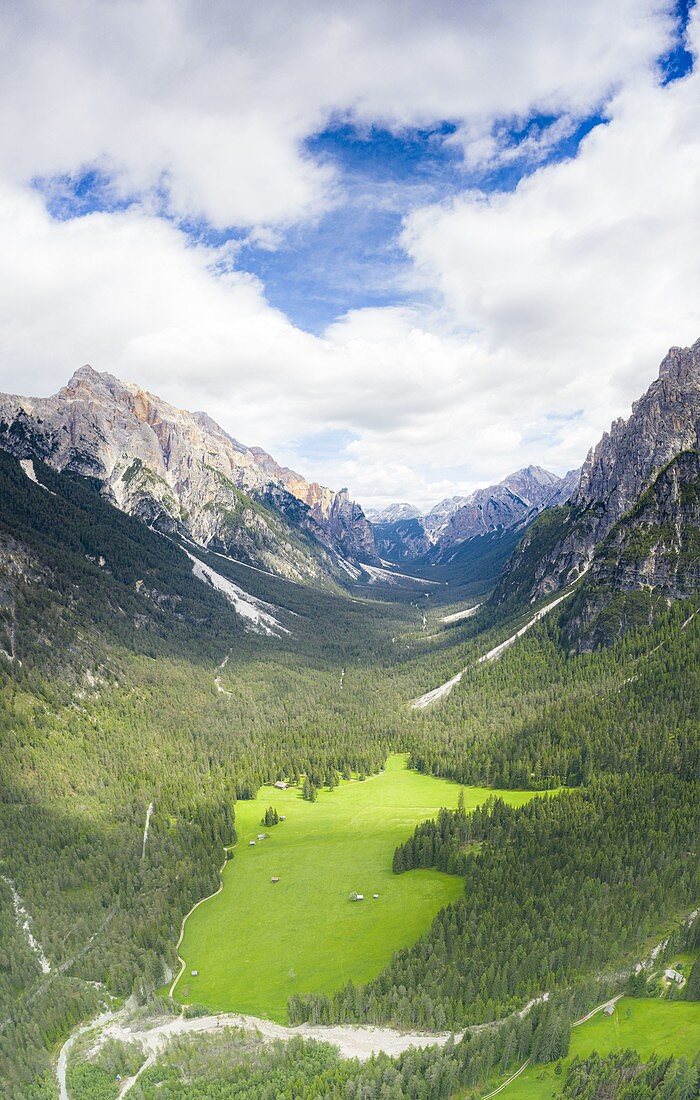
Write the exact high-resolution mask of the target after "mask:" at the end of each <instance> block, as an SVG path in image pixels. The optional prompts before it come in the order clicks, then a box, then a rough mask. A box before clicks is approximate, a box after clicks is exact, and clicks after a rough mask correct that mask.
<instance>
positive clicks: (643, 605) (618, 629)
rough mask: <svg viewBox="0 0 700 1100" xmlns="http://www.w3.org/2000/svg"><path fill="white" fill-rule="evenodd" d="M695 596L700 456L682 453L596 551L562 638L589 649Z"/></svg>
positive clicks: (699, 578) (699, 562)
mask: <svg viewBox="0 0 700 1100" xmlns="http://www.w3.org/2000/svg"><path fill="white" fill-rule="evenodd" d="M698 591H700V454H699V453H698V452H697V451H683V452H681V454H680V455H678V456H677V457H676V458H674V459H673V460H672V461H671V462H670V463H669V464H668V465H667V466H665V467H664V469H663V470H662V471H661V473H660V474H658V476H657V477H656V478H655V480H654V482H653V483H652V485H651V486H650V487H649V488H648V489H647V490H646V491H645V492H644V493H642V496H641V497H640V499H639V501H638V502H637V504H636V506H635V508H634V509H632V511H631V512H629V513H627V514H626V515H625V516H623V518H622V519H621V520H619V522H618V523H617V524H615V526H614V527H613V529H612V530H611V532H610V534H609V535H608V536H607V537H606V538H605V539H604V540H603V542H602V543H601V545H600V546H599V547H598V549H597V551H596V553H595V555H594V557H593V560H592V562H591V565H590V569H589V571H588V573H587V575H586V581H585V584H583V585H582V586H581V590H580V592H577V593H576V597H575V600H574V602H573V604H572V605H571V607H570V608H568V609H567V617H566V634H567V637H568V639H569V641H570V642H571V643H572V644H574V645H575V646H576V648H577V649H589V648H593V647H594V646H595V645H597V644H599V643H606V642H608V641H609V640H610V639H611V638H614V637H617V636H619V635H620V634H623V633H624V632H625V631H626V630H628V629H629V628H630V627H634V626H644V625H646V624H647V623H649V622H650V621H651V620H652V619H653V618H654V615H655V613H656V611H657V610H658V609H659V608H661V609H665V608H666V606H667V605H668V602H669V601H670V600H682V599H687V598H688V597H690V596H692V595H694V593H696V592H698Z"/></svg>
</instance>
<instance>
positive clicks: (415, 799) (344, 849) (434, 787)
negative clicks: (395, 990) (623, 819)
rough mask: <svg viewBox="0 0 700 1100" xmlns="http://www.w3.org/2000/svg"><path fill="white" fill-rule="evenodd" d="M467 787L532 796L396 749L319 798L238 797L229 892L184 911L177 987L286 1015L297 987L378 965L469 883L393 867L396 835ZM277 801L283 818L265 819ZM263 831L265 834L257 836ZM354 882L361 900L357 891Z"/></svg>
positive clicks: (202, 997) (368, 971) (238, 1007)
mask: <svg viewBox="0 0 700 1100" xmlns="http://www.w3.org/2000/svg"><path fill="white" fill-rule="evenodd" d="M460 790H463V791H464V802H465V807H466V808H467V809H468V810H469V809H473V808H474V807H475V806H477V805H479V804H480V803H482V802H484V801H485V800H486V799H487V798H488V797H489V796H490V795H493V794H499V795H500V796H501V797H502V798H504V800H506V801H507V802H509V803H510V804H511V805H516V806H519V805H522V804H523V803H525V802H527V801H528V800H529V799H530V798H532V797H533V795H532V793H531V792H526V791H499V792H495V791H493V790H489V789H486V788H481V787H461V786H460V785H459V784H457V783H452V782H450V781H447V780H442V779H435V778H433V777H432V776H426V775H419V774H418V773H417V772H413V771H409V770H408V768H407V761H406V757H405V756H400V755H394V756H390V757H389V759H388V760H387V764H386V768H385V770H384V771H383V772H381V773H380V774H379V775H376V776H371V777H370V778H368V779H366V780H365V781H363V782H361V781H357V780H354V781H348V782H341V784H340V786H339V787H337V788H336V789H335V790H333V791H327V790H323V791H319V795H318V801H317V802H315V803H310V802H305V801H304V800H303V799H302V797H301V794H300V792H299V790H297V789H289V790H286V791H279V790H276V789H275V788H274V787H263V788H262V789H261V790H260V792H259V794H258V797H257V798H256V799H254V800H252V801H246V802H238V803H237V804H236V829H237V834H238V844H237V846H236V848H235V852H234V855H233V858H232V859H231V860H230V861H229V863H228V864H227V866H226V868H225V870H224V874H223V890H222V892H221V893H220V894H218V895H216V896H215V897H213V898H211V899H209V900H208V901H206V902H205V903H204V904H203V905H200V906H199V908H197V909H196V910H195V911H194V913H193V914H192V915H191V917H190V918H189V919H188V921H187V923H186V926H185V935H184V938H183V942H182V946H181V948H180V953H181V955H182V957H183V959H185V962H186V966H185V970H184V973H183V976H182V978H181V979H180V981H179V983H178V985H177V987H176V990H175V996H176V997H177V998H178V1000H180V1001H182V1002H183V1003H185V1004H187V1003H192V1002H196V1003H200V1004H204V1005H206V1006H207V1007H208V1008H210V1009H212V1010H216V1011H233V1012H244V1013H249V1014H252V1015H255V1016H263V1017H268V1018H270V1019H273V1020H276V1021H279V1022H285V1021H286V1018H287V999H288V998H289V997H290V996H291V995H292V994H293V993H312V992H313V993H326V994H329V993H332V992H333V991H334V990H336V989H339V988H340V987H341V986H343V985H344V984H345V983H346V982H347V981H348V980H349V979H352V980H353V981H354V982H358V983H362V982H366V981H369V980H370V979H371V978H374V977H376V975H377V974H379V973H380V971H381V970H382V969H383V967H384V966H386V964H387V963H388V962H389V960H390V959H391V956H392V954H393V953H394V952H395V951H397V950H398V949H399V948H401V947H405V946H406V945H408V944H411V943H414V942H415V941H416V940H417V939H418V938H419V937H420V936H421V934H422V933H423V932H425V931H426V930H427V928H428V927H429V925H430V923H431V921H432V920H433V918H434V917H435V915H436V914H437V913H438V911H439V910H440V909H442V908H443V906H445V905H447V904H448V903H449V902H450V901H453V900H454V899H456V898H457V897H458V896H459V895H460V894H461V892H462V890H463V889H464V882H463V880H462V879H461V878H459V877H456V876H453V875H446V874H443V873H441V872H439V871H433V870H416V871H409V872H407V873H406V874H403V875H394V874H393V873H392V870H391V861H392V858H393V855H394V850H395V848H396V846H397V845H398V844H399V843H401V842H402V841H404V840H406V839H407V838H408V837H409V836H410V835H411V833H412V831H413V829H414V828H415V826H416V825H417V824H418V823H419V822H421V821H424V820H425V819H426V818H428V817H433V816H435V814H437V812H438V810H439V809H440V807H441V806H446V807H450V808H455V807H456V805H457V799H458V797H459V792H460ZM270 805H272V806H274V807H275V809H276V810H277V811H278V813H280V814H284V815H285V816H286V821H283V822H281V823H280V824H279V825H275V826H272V827H271V828H269V829H265V828H264V826H262V825H261V819H262V817H263V814H264V812H265V810H266V808H267V807H268V806H270ZM262 832H267V833H268V834H269V839H268V840H263V841H257V839H256V838H257V834H258V833H262ZM251 839H254V840H256V844H255V847H249V841H250V840H251ZM273 876H278V877H279V879H280V881H279V882H278V883H276V884H274V885H273V884H272V882H271V879H272V877H273ZM352 891H356V892H357V893H361V894H364V896H365V900H364V901H362V902H351V901H350V900H349V896H350V893H351V892H352ZM373 894H379V898H378V899H377V900H374V899H373V897H372V895H373ZM192 970H198V971H199V974H198V976H197V977H192V976H191V971H192Z"/></svg>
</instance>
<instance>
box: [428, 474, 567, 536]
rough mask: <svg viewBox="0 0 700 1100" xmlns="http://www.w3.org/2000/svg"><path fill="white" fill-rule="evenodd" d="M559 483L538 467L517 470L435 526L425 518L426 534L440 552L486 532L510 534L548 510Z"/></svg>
mask: <svg viewBox="0 0 700 1100" xmlns="http://www.w3.org/2000/svg"><path fill="white" fill-rule="evenodd" d="M561 480H562V479H561V478H559V477H557V475H556V474H552V473H550V472H549V470H543V469H542V467H541V466H528V467H526V468H525V469H523V470H517V471H516V472H515V473H514V474H510V475H509V476H508V477H507V478H505V479H504V480H503V481H502V482H500V483H499V484H498V485H490V486H488V488H486V489H478V490H477V491H476V492H475V493H472V494H471V496H469V497H467V498H466V499H465V501H464V503H463V504H461V505H460V506H459V507H458V508H456V509H455V510H454V511H453V512H451V513H449V514H448V516H447V517H446V518H445V519H444V520H443V521H442V522H441V523H439V524H438V525H437V526H432V524H431V520H432V517H428V530H429V531H430V533H431V535H432V538H433V541H434V542H435V543H437V544H438V545H439V546H440V547H441V549H443V550H446V549H449V548H450V547H452V546H455V545H456V544H457V543H460V542H464V541H465V540H466V539H470V538H474V537H475V536H476V535H483V534H486V533H487V532H488V531H495V530H498V529H499V528H501V529H502V530H504V531H505V530H509V529H510V528H512V527H515V526H516V525H519V524H521V523H523V522H527V521H528V519H532V518H534V516H536V515H537V513H538V512H539V511H540V510H541V509H542V508H545V507H547V505H548V503H549V500H550V498H551V497H552V496H553V495H554V494H555V493H556V492H557V491H558V489H559V486H560V484H561Z"/></svg>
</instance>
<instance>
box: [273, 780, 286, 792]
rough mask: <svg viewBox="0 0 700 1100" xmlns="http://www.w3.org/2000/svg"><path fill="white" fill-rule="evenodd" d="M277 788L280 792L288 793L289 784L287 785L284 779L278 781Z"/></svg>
mask: <svg viewBox="0 0 700 1100" xmlns="http://www.w3.org/2000/svg"><path fill="white" fill-rule="evenodd" d="M275 786H276V787H277V790H278V791H286V789H287V784H286V783H285V781H284V780H283V779H278V780H277V782H276V783H275Z"/></svg>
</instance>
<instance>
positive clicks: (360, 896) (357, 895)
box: [350, 890, 365, 901]
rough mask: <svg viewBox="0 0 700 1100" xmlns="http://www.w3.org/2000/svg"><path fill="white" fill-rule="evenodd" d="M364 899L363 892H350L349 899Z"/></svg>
mask: <svg viewBox="0 0 700 1100" xmlns="http://www.w3.org/2000/svg"><path fill="white" fill-rule="evenodd" d="M364 900H365V895H364V894H356V893H355V891H354V890H353V892H352V894H351V895H350V901H364Z"/></svg>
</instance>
